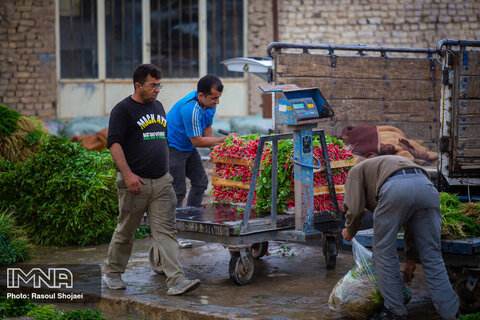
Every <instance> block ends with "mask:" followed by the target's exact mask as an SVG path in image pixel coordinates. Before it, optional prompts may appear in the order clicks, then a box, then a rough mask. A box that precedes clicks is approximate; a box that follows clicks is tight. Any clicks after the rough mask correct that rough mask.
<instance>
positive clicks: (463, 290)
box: [453, 277, 480, 313]
mask: <svg viewBox="0 0 480 320" xmlns="http://www.w3.org/2000/svg"><path fill="white" fill-rule="evenodd" d="M467 284H468V277H462V278H460V279H458V280H457V281H456V282H455V284H454V285H453V289H454V290H455V292H456V293H457V294H458V297H459V298H460V309H461V310H462V311H463V312H467V313H473V312H478V311H480V287H479V286H478V284H477V285H476V286H475V287H474V288H473V290H472V291H470V290H469V289H468V288H467Z"/></svg>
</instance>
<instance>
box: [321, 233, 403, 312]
mask: <svg viewBox="0 0 480 320" xmlns="http://www.w3.org/2000/svg"><path fill="white" fill-rule="evenodd" d="M352 251H353V256H354V259H355V263H356V265H355V267H353V268H352V269H351V270H350V271H349V272H348V273H347V274H346V275H345V276H344V277H343V278H342V279H340V280H339V281H338V283H337V284H336V285H335V287H334V288H333V290H332V293H331V294H330V297H329V299H328V305H329V307H330V308H332V309H334V310H337V311H339V312H341V313H343V314H344V315H346V316H347V317H351V318H355V319H366V318H368V317H369V316H370V315H371V314H372V313H373V312H374V311H376V310H378V309H380V308H381V307H382V306H383V297H382V296H381V294H380V289H379V288H378V280H377V275H376V273H375V269H374V267H373V261H372V253H371V252H370V250H368V249H367V248H365V247H363V246H362V245H361V244H360V243H359V242H358V241H357V240H356V239H353V247H352ZM402 293H403V300H404V303H405V304H407V303H408V302H409V301H410V299H411V298H412V294H411V292H410V289H409V288H408V286H407V285H406V284H403V287H402Z"/></svg>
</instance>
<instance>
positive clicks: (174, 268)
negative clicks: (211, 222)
mask: <svg viewBox="0 0 480 320" xmlns="http://www.w3.org/2000/svg"><path fill="white" fill-rule="evenodd" d="M142 179H143V181H144V182H145V185H142V189H143V190H142V193H141V194H140V195H134V194H133V193H131V192H130V191H129V190H128V188H127V185H126V183H125V180H124V178H123V176H122V175H121V174H120V173H118V174H117V181H116V186H117V189H118V203H119V209H120V214H119V216H118V220H117V228H116V229H115V232H114V234H113V236H112V240H111V241H110V246H109V248H108V258H107V262H106V264H105V269H104V271H105V273H107V274H111V275H114V274H116V273H117V274H119V273H124V272H125V268H126V266H127V263H128V259H129V258H130V255H131V253H132V247H133V240H134V238H135V231H136V230H137V228H138V226H139V224H140V221H141V219H142V217H143V214H144V213H145V212H146V213H147V218H148V223H149V225H150V230H151V232H152V236H153V240H154V241H155V243H156V244H157V247H158V249H159V252H160V257H161V263H162V268H163V271H164V272H165V275H166V276H167V286H168V287H169V288H170V287H173V286H174V285H176V284H177V283H179V282H180V281H182V280H184V279H185V273H184V272H183V268H182V265H181V263H180V260H179V252H178V251H179V250H178V241H177V230H176V227H175V222H176V219H175V207H176V205H177V197H176V195H175V192H174V191H173V187H172V182H173V178H172V176H171V175H170V174H169V173H166V174H165V175H164V176H163V177H161V178H158V179H147V178H142Z"/></svg>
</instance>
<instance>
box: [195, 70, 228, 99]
mask: <svg viewBox="0 0 480 320" xmlns="http://www.w3.org/2000/svg"><path fill="white" fill-rule="evenodd" d="M212 89H215V90H217V91H218V92H222V91H223V84H222V81H220V79H219V78H218V77H217V76H215V75H213V74H207V75H206V76H204V77H203V78H202V79H200V80H198V83H197V91H198V92H201V93H203V94H204V95H209V94H210V91H211V90H212Z"/></svg>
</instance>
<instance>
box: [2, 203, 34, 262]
mask: <svg viewBox="0 0 480 320" xmlns="http://www.w3.org/2000/svg"><path fill="white" fill-rule="evenodd" d="M12 214H13V212H9V211H7V210H5V209H3V210H0V265H1V266H6V265H9V264H12V263H15V262H21V261H25V260H28V259H30V246H29V245H28V242H27V240H26V239H25V238H24V237H23V234H24V232H23V231H22V230H21V229H20V228H17V227H16V226H15V220H14V219H13V217H12Z"/></svg>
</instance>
